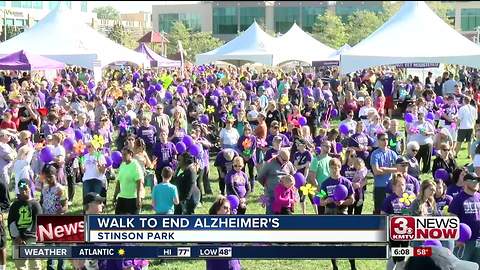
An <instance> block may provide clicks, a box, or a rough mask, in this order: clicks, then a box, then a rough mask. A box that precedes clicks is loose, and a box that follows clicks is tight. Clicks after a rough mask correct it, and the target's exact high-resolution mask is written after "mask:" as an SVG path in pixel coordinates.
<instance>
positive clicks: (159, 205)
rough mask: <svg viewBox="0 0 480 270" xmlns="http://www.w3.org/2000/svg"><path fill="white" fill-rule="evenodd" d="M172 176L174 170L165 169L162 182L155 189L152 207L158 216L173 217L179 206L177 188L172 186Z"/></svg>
mask: <svg viewBox="0 0 480 270" xmlns="http://www.w3.org/2000/svg"><path fill="white" fill-rule="evenodd" d="M172 176H173V170H172V168H170V167H164V168H163V169H162V182H161V183H159V184H157V185H156V186H155V187H154V188H153V192H152V206H153V209H154V210H155V213H156V214H158V215H173V212H174V205H178V204H179V199H178V190H177V186H175V185H172V184H170V180H172Z"/></svg>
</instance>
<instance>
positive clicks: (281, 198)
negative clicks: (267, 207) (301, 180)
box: [272, 175, 297, 215]
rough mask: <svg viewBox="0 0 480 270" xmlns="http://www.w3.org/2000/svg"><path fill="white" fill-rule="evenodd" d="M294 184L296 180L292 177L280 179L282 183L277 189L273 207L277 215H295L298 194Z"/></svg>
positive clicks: (287, 176)
mask: <svg viewBox="0 0 480 270" xmlns="http://www.w3.org/2000/svg"><path fill="white" fill-rule="evenodd" d="M294 184H295V179H294V178H293V176H291V175H286V176H284V177H282V179H280V183H278V184H277V186H276V187H275V199H274V202H273V207H272V208H273V212H274V213H275V214H277V215H291V214H293V212H294V208H295V201H296V192H297V191H296V188H295V185H294Z"/></svg>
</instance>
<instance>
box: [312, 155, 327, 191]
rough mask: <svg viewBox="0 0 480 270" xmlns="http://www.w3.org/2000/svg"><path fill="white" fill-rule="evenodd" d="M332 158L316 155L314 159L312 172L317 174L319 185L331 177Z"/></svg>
mask: <svg viewBox="0 0 480 270" xmlns="http://www.w3.org/2000/svg"><path fill="white" fill-rule="evenodd" d="M331 159H332V158H331V157H330V156H325V157H320V156H318V155H316V156H315V157H313V159H312V163H311V164H310V171H312V172H314V173H315V179H317V182H318V185H320V184H322V182H323V181H325V180H327V178H328V177H330V166H329V162H330V160H331Z"/></svg>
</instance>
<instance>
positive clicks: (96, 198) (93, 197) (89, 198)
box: [84, 192, 105, 204]
mask: <svg viewBox="0 0 480 270" xmlns="http://www.w3.org/2000/svg"><path fill="white" fill-rule="evenodd" d="M91 202H99V203H103V202H105V198H104V197H102V196H100V195H99V194H98V193H95V192H89V193H87V195H85V200H84V203H85V204H89V203H91Z"/></svg>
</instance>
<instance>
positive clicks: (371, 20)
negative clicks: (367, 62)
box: [347, 10, 383, 46]
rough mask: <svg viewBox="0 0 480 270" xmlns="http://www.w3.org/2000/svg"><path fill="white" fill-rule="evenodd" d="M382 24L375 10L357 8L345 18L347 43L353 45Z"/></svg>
mask: <svg viewBox="0 0 480 270" xmlns="http://www.w3.org/2000/svg"><path fill="white" fill-rule="evenodd" d="M382 24H383V20H382V18H381V17H380V16H378V15H377V14H376V13H375V12H372V11H368V10H358V11H355V12H354V13H353V14H351V15H350V16H348V18H347V31H348V44H349V45H351V46H355V45H356V44H357V43H358V42H360V41H362V40H363V39H365V38H366V37H368V36H369V35H370V34H371V33H373V32H374V31H375V30H377V29H378V28H379V27H380V26H381V25H382Z"/></svg>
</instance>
